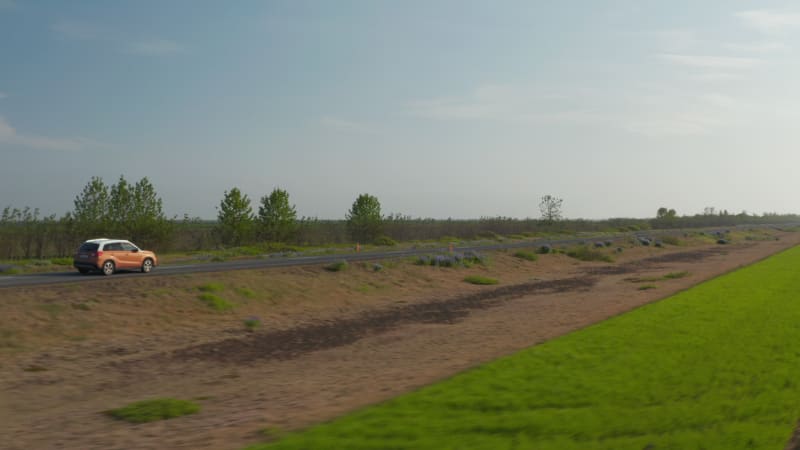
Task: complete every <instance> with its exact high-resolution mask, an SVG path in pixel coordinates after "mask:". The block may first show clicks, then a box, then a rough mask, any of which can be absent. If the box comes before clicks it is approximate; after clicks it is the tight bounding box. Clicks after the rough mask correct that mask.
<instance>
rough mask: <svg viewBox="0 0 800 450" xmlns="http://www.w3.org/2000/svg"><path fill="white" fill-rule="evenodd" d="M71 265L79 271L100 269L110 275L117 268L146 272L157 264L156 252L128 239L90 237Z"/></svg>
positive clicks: (86, 271) (87, 271) (104, 273)
mask: <svg viewBox="0 0 800 450" xmlns="http://www.w3.org/2000/svg"><path fill="white" fill-rule="evenodd" d="M72 265H73V266H75V268H76V269H78V272H80V273H84V274H85V273H89V272H93V271H100V272H102V273H103V275H111V274H113V273H114V272H116V271H117V270H120V269H121V270H141V271H142V272H144V273H148V272H150V271H151V270H153V267H155V266H157V265H158V258H157V257H156V254H155V253H153V252H150V251H147V250H141V249H140V248H139V247H137V246H135V245H133V244H132V243H131V242H130V241H125V240H122V239H105V238H103V239H92V240H90V241H86V242H84V243H83V244H82V245H81V246H80V248H79V249H78V252H77V253H75V258H73V260H72Z"/></svg>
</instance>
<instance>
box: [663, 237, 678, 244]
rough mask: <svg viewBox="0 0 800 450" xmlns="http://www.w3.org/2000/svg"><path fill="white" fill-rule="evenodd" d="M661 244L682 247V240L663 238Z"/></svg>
mask: <svg viewBox="0 0 800 450" xmlns="http://www.w3.org/2000/svg"><path fill="white" fill-rule="evenodd" d="M661 242H663V243H665V244H669V245H681V240H680V239H678V238H677V237H675V236H662V237H661Z"/></svg>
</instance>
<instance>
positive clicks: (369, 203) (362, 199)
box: [345, 194, 383, 242]
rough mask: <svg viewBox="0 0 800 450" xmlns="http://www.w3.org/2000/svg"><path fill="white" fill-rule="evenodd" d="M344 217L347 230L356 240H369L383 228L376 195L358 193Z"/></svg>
mask: <svg viewBox="0 0 800 450" xmlns="http://www.w3.org/2000/svg"><path fill="white" fill-rule="evenodd" d="M345 218H346V219H347V231H348V232H349V233H350V236H351V237H352V238H353V240H354V241H356V242H370V241H372V240H374V239H375V238H377V237H378V236H379V235H380V234H381V231H382V229H383V222H382V218H381V203H380V202H379V201H378V198H377V197H375V196H372V195H369V194H361V195H359V196H358V198H357V199H356V201H355V202H353V206H352V207H351V208H350V211H348V212H347V215H346V216H345Z"/></svg>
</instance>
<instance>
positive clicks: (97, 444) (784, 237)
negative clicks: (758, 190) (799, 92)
mask: <svg viewBox="0 0 800 450" xmlns="http://www.w3.org/2000/svg"><path fill="white" fill-rule="evenodd" d="M731 234H732V235H731V236H730V243H729V244H726V245H718V244H716V241H715V240H714V239H710V238H709V237H708V236H703V235H692V236H686V237H682V238H681V239H680V240H679V241H676V242H675V243H670V244H665V245H664V246H663V247H661V248H656V247H653V246H642V245H639V244H637V243H635V242H626V243H623V244H621V246H622V247H623V248H622V251H621V252H620V251H618V250H617V249H616V248H613V247H612V248H600V249H594V248H592V249H584V250H583V251H573V250H572V249H563V251H560V252H558V253H555V254H537V253H536V249H528V251H527V252H522V253H520V252H513V251H508V252H503V251H498V252H491V253H486V254H485V255H482V256H483V257H482V258H481V261H480V262H473V263H471V264H470V265H469V267H445V266H443V265H440V266H439V267H433V266H431V265H430V264H426V265H420V264H417V262H418V261H417V260H412V259H403V260H393V261H390V260H386V261H375V262H369V263H353V264H349V265H342V266H338V265H337V266H336V267H333V266H330V267H323V266H309V267H294V268H280V269H260V270H242V271H235V272H225V273H214V274H191V275H177V276H164V277H147V276H141V277H133V276H131V277H120V278H115V277H113V276H112V277H109V278H108V279H103V280H101V281H97V282H95V283H85V284H75V285H70V284H65V285H58V286H38V287H17V288H5V289H0V298H2V299H3V301H2V302H0V436H4V437H5V436H10V439H3V440H0V448H4V449H5V448H8V449H28V448H64V449H108V448H136V449H163V448H186V449H189V448H193V449H194V448H206V449H231V448H242V447H245V446H247V445H252V444H257V443H259V442H264V441H267V440H270V439H275V438H276V437H278V436H282V435H284V434H285V433H287V432H291V431H292V430H299V429H303V428H305V427H309V426H314V425H316V424H319V423H321V422H325V421H329V420H331V419H335V418H336V417H339V416H342V415H343V414H345V413H348V412H352V411H354V410H358V409H360V408H363V407H365V406H369V405H373V404H376V403H380V402H383V401H387V400H390V399H392V398H394V397H396V396H398V395H402V394H406V393H408V392H410V391H414V390H417V389H419V388H422V387H424V386H427V385H430V384H431V383H434V382H437V381H440V380H442V379H445V378H448V377H451V376H453V375H455V374H458V373H460V372H462V371H464V370H465V369H470V368H474V367H476V366H479V365H481V364H485V363H488V362H490V361H493V360H495V359H497V358H498V357H503V356H506V355H509V354H512V353H515V352H518V351H520V350H523V349H526V348H529V347H531V346H534V345H536V344H540V343H542V342H547V341H550V340H552V339H553V338H556V337H558V336H563V335H566V334H567V333H570V332H572V331H575V330H579V329H582V328H585V327H587V326H590V325H592V324H595V323H598V322H601V321H603V320H605V319H608V318H611V317H614V316H617V315H619V314H621V313H624V312H627V311H630V310H632V309H635V308H638V307H640V306H642V305H647V304H649V303H651V302H653V301H656V300H658V299H660V298H664V297H667V296H669V295H671V294H674V293H676V292H680V291H683V290H685V289H687V288H690V287H691V286H694V285H696V284H698V283H701V282H702V281H704V280H707V279H710V278H713V277H715V276H718V275H721V274H724V273H726V272H729V271H731V270H735V269H737V268H740V267H742V266H743V265H747V264H751V263H753V262H756V261H759V260H761V259H763V258H765V257H767V256H769V255H773V254H775V253H777V252H780V251H781V250H785V249H788V248H791V247H793V246H795V245H797V244H798V243H800V233H797V232H781V231H777V230H771V231H753V232H752V233H744V232H743V233H741V234H733V233H731ZM517 253H520V254H519V255H517ZM568 253H572V254H575V255H578V256H580V257H585V258H589V259H591V258H595V259H596V260H593V261H584V260H580V259H577V258H575V257H570V256H568V255H567V254H568ZM432 256H437V255H432ZM534 256H535V257H534ZM433 260H438V259H437V258H433ZM609 260H610V261H609ZM442 261H443V263H442V264H444V261H447V259H446V258H442ZM748 270H749V269H748ZM473 277H483V278H488V279H493V280H497V282H498V284H497V285H475V284H470V283H468V282H465V281H464V280H466V279H468V278H473ZM790 287H791V286H789V285H787V286H786V288H787V289H789V288H790ZM739 291H742V289H740V288H737V289H736V290H735V291H732V292H734V293H736V292H739ZM671 301H672V300H670V301H667V302H662V303H658V304H657V305H655V306H660V305H661V304H668V303H670V302H671ZM699 303H702V302H699ZM647 309H648V308H645V309H644V310H642V311H646V310H647ZM775 311H776V312H782V311H780V310H775ZM748 312H749V313H750V316H751V317H758V316H757V315H756V313H757V312H758V311H757V310H750V311H748ZM687 314H688V313H687ZM689 315H690V314H689ZM720 317H724V316H720ZM715 320H716V319H715ZM715 320H710V319H709V322H708V323H709V324H711V325H715V326H717V325H718V324H716V322H715ZM722 323H727V322H722ZM730 325H731V326H734V325H736V326H738V324H736V323H735V322H730ZM750 325H752V326H753V327H756V326H757V324H756V323H753V324H750ZM604 326H606V325H605V324H602V325H600V326H599V327H600V328H602V327H604ZM649 327H651V328H653V330H654V332H655V331H657V332H658V333H660V335H661V336H668V335H669V332H670V331H671V330H672V328H671V327H666V326H664V325H662V324H661V323H659V322H658V321H656V322H654V323H652V324H650V325H649ZM753 330H755V328H753V329H752V330H751V331H750V332H749V335H752V334H753V333H755V331H753ZM645 331H647V330H638V331H637V332H645ZM774 331H775V332H778V331H779V330H774ZM645 334H646V333H645ZM689 335H691V334H689ZM567 339H574V338H572V337H567ZM731 342H732V344H733V345H734V346H736V347H737V348H738V347H739V346H741V345H742V343H740V342H739V341H736V340H732V341H731ZM766 342H770V343H772V344H775V345H778V343H776V342H774V341H772V340H768V341H766ZM554 344H556V342H549V343H547V344H545V345H544V346H540V347H534V351H535V350H536V349H537V348H545V349H547V348H548V347H549V346H550V345H554ZM590 344H591V345H594V347H589V348H591V349H597V350H603V345H602V342H599V341H598V342H593V341H590V342H589V343H588V344H586V345H590ZM581 345H583V344H581ZM617 345H618V346H619V349H620V352H619V354H618V355H617V354H615V355H614V358H617V359H616V360H617V361H619V362H622V363H625V364H628V363H631V364H632V363H633V362H636V361H635V360H631V359H626V358H631V357H630V356H629V355H630V354H632V353H630V352H629V351H628V350H629V349H630V350H636V342H634V340H633V339H626V338H623V339H619V340H618V342H617ZM745 348H746V347H745ZM776 349H777V350H781V349H782V347H776ZM657 350H658V351H659V352H663V351H665V350H666V349H662V348H657ZM688 350H691V349H687V351H688ZM729 350H730V351H728V350H725V349H723V353H721V355H720V356H723V355H731V354H732V353H731V352H734V350H735V349H734V348H731V349H729ZM725 351H727V353H724V352H725ZM734 353H735V352H734ZM765 353H766V352H765ZM687 355H688V354H687ZM787 357H791V355H789V356H787ZM574 359H575V360H576V361H586V359H585V355H582V354H581V353H580V352H576V353H575V358H574ZM545 362H547V360H545ZM685 362H686V365H685V366H679V367H682V368H683V369H685V373H684V374H691V371H692V367H694V365H695V363H696V361H695V359H691V358H690V359H687V360H685ZM701 362H702V361H701ZM751 362H753V363H757V364H760V363H761V360H760V359H753V360H751ZM794 363H796V361H794ZM500 364H503V363H500ZM652 364H653V365H652V367H651V368H652V370H651V371H650V372H652V373H647V371H643V372H642V373H640V374H639V375H641V383H644V384H641V385H640V387H639V388H638V390H637V391H635V394H636V395H638V394H640V393H642V392H646V391H648V389H650V388H649V387H648V385H647V384H646V382H647V380H650V381H651V382H653V383H655V381H654V380H656V378H655V377H656V374H657V373H658V372H660V371H661V370H662V369H665V368H666V369H668V368H670V366H669V364H667V363H666V362H661V361H655V362H653V363H652ZM664 364H667V365H666V366H665V365H664ZM579 365H580V364H579ZM541 367H542V368H543V367H544V366H541ZM598 367H599V366H598ZM577 368H579V367H576V369H577ZM510 372H512V373H509V376H513V370H512V371H510ZM471 373H475V372H470V374H471ZM569 373H572V371H570V372H569ZM569 373H564V374H562V375H563V376H562V378H565V379H566V378H569V376H568V375H569ZM466 376H467V377H469V376H471V375H469V374H467V375H466ZM595 376H596V377H598V380H602V379H603V378H602V377H603V376H604V372H603V371H597V372H596V373H593V375H592V377H588V378H585V377H584V379H583V380H584V381H585V382H586V383H591V382H592V379H593V377H595ZM697 376H698V377H701V379H702V376H705V375H703V374H702V373H701V374H697ZM502 379H503V377H502V376H499V378H498V382H500V381H502ZM559 381H560V380H559ZM713 381H714V383H717V380H713ZM722 381H724V379H723V380H722ZM553 385H554V386H558V385H557V384H553ZM713 385H714V384H713V383H712V387H713ZM588 386H594V387H595V388H596V389H595V390H596V391H597V392H593V393H592V396H590V397H589V398H588V400H590V401H592V400H596V401H597V402H600V401H604V400H605V399H607V398H608V395H609V394H610V393H611V392H614V391H613V389H618V388H621V387H620V386H615V385H614V384H613V383H606V384H602V385H600V386H599V387H598V386H597V385H592V384H588ZM770 386H771V385H770ZM432 389H438V388H432ZM480 392H481V389H477V390H476V391H475V394H476V395H475V398H477V396H478V394H480ZM498 392H499V394H498V399H502V398H504V397H503V396H504V395H505V394H503V393H502V392H503V391H502V390H499V391H498ZM559 392H561V393H562V394H565V396H564V398H565V399H566V401H569V402H573V403H574V402H575V399H576V398H577V397H578V394H577V392H579V391H578V390H572V391H568V392H562V391H553V392H552V394H553V395H555V394H558V393H559ZM648 392H649V391H648ZM666 393H669V392H666ZM568 394H570V395H572V397H570V396H569V395H568ZM664 394H665V392H659V391H657V390H656V391H655V393H654V395H655V397H654V398H652V399H650V398H645V399H644V400H642V399H634V398H632V397H635V396H629V397H628V398H626V397H622V399H621V401H623V402H628V403H623V404H622V406H620V405H616V406H615V404H613V403H612V404H611V406H612V407H614V408H615V409H614V408H612V409H611V410H610V411H611V412H617V411H622V410H624V407H627V406H629V405H633V406H636V405H638V406H636V407H641V406H642V405H648V404H652V406H653V407H654V408H655V407H656V406H657V403H655V402H656V401H657V400H659V399H660V398H662V397H659V395H664ZM558 397H560V394H559V395H558ZM155 399H176V400H178V401H189V402H191V403H192V404H193V405H194V404H196V405H197V407H198V410H197V411H196V412H195V413H193V414H187V415H181V416H176V417H174V418H171V419H169V420H156V421H152V422H145V423H129V422H125V421H120V420H115V419H114V418H112V417H110V416H109V415H108V414H106V413H105V412H106V411H109V410H117V409H119V408H123V407H125V406H126V405H131V404H136V402H142V401H148V400H155ZM551 399H553V400H554V399H555V398H554V397H553V398H551ZM456 400H458V398H456ZM648 402H650V403H648ZM554 405H555V406H557V404H555V403H554ZM495 406H496V405H495ZM523 406H524V405H523ZM573 406H576V405H573ZM577 406H581V405H577ZM791 408H794V406H790V407H789V409H787V410H786V411H785V414H787V415H792V414H794V415H795V416H797V414H796V413H797V410H796V408H795V409H791ZM492 409H498V408H495V407H494V406H493V407H492V408H488V410H490V412H491V410H492ZM564 409H565V411H560V412H558V413H559V414H566V413H580V412H581V411H584V410H585V411H590V409H588V408H585V409H584V408H574V411H570V410H569V408H564ZM498 410H499V409H498ZM367 411H369V410H367ZM553 411H554V412H556V411H557V410H556V409H554V410H553ZM653 411H655V409H653ZM433 412H434V413H435V410H434V411H433ZM698 412H700V413H704V414H705V412H703V410H699V411H698ZM620 414H622V413H620ZM170 415H172V414H170ZM642 416H643V417H646V415H644V414H642ZM487 417H491V415H488V416H487ZM567 417H572V416H567ZM770 417H772V416H770ZM772 418H776V417H772ZM795 419H796V417H795ZM344 420H349V419H344ZM570 420H577V419H575V418H574V417H572V419H570ZM791 420H794V419H791ZM791 420H790V421H791ZM511 423H512V425H513V422H511ZM598 423H599V422H598ZM774 423H775V424H776V425H775V429H776V430H777V429H778V428H779V427H778V425H777V422H774ZM787 427H788V428H787V429H786V430H785V431H784V434H787V433H789V432H791V426H790V425H787ZM599 428H600V427H599V426H597V427H595V428H592V427H586V430H585V431H583V433H585V436H590V437H591V436H594V435H593V434H591V433H594V432H595V431H596V430H598V429H599ZM784 428H785V427H784ZM781 429H782V428H781ZM264 430H267V432H266V433H265V431H264ZM592 430H595V431H592ZM422 431H424V430H423V429H421V430H420V432H422ZM611 431H612V432H614V429H612V430H611ZM776 433H777V431H776ZM523 434H524V433H523ZM465 435H466V434H465ZM786 438H788V434H787V436H785V437H784V439H786ZM526 439H527V437H526ZM387 442H388V441H387ZM440 443H441V441H440ZM280 445H283V444H280ZM656 448H658V447H656Z"/></svg>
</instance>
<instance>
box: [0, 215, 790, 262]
mask: <svg viewBox="0 0 800 450" xmlns="http://www.w3.org/2000/svg"><path fill="white" fill-rule="evenodd" d="M797 222H800V216H797V215H794V214H791V215H763V216H755V215H695V216H684V217H674V218H671V219H670V220H669V221H663V220H659V219H655V218H654V219H633V218H619V219H607V220H581V219H579V220H569V219H564V220H560V221H558V222H555V223H552V224H546V223H544V221H541V220H537V219H515V218H508V217H486V218H481V219H474V220H462V219H418V218H409V217H393V216H389V217H386V218H384V220H383V224H382V225H383V234H384V235H385V236H388V237H390V238H392V239H394V240H396V241H424V240H442V239H451V238H454V239H474V238H486V239H493V238H496V237H498V235H503V236H514V235H518V236H531V235H533V234H537V233H575V232H581V231H583V232H601V231H619V232H622V231H639V230H649V229H667V228H696V227H698V228H699V227H728V226H735V225H743V224H753V225H756V224H783V223H797ZM111 229H112V227H109V228H108V229H107V230H111ZM216 230H217V222H216V221H201V220H198V219H194V220H192V219H169V220H166V221H165V222H163V223H160V224H158V230H156V231H157V232H153V233H144V234H140V235H139V237H138V238H137V237H136V235H133V234H125V233H124V232H123V231H121V230H120V231H119V232H117V231H105V232H103V231H101V230H98V229H96V228H95V229H91V230H89V231H87V230H86V229H84V228H82V227H81V226H80V223H79V222H78V221H76V220H75V219H74V218H73V217H72V216H71V215H67V216H65V217H62V218H59V219H57V218H56V217H54V216H44V217H43V216H41V215H39V214H38V212H37V211H36V210H32V209H30V208H24V209H22V210H19V209H12V208H6V209H5V210H4V211H3V215H2V218H0V259H23V258H24V259H29V258H40V259H42V258H53V257H66V256H71V255H72V253H73V252H74V251H75V249H76V248H77V247H78V245H79V244H80V243H81V242H82V241H83V240H85V239H89V238H93V237H122V238H129V239H131V240H132V241H134V242H136V243H137V244H139V245H141V246H143V247H146V248H149V249H153V250H156V251H159V252H188V251H202V250H210V249H219V248H224V247H225V245H223V243H222V238H221V236H220V235H219V233H217V232H216ZM352 242H353V240H352V239H351V236H350V234H349V233H348V229H347V221H345V220H318V219H313V218H310V219H309V218H302V219H299V220H298V221H297V230H296V234H295V235H294V237H293V238H291V239H290V240H288V241H287V242H283V243H280V244H276V243H270V242H268V241H265V240H261V239H258V238H257V237H254V238H253V239H252V240H251V241H248V242H244V243H243V245H256V246H258V245H263V246H264V248H267V247H271V248H280V246H281V244H285V245H287V246H290V245H313V246H324V245H330V244H342V243H352ZM364 243H369V242H364Z"/></svg>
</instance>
